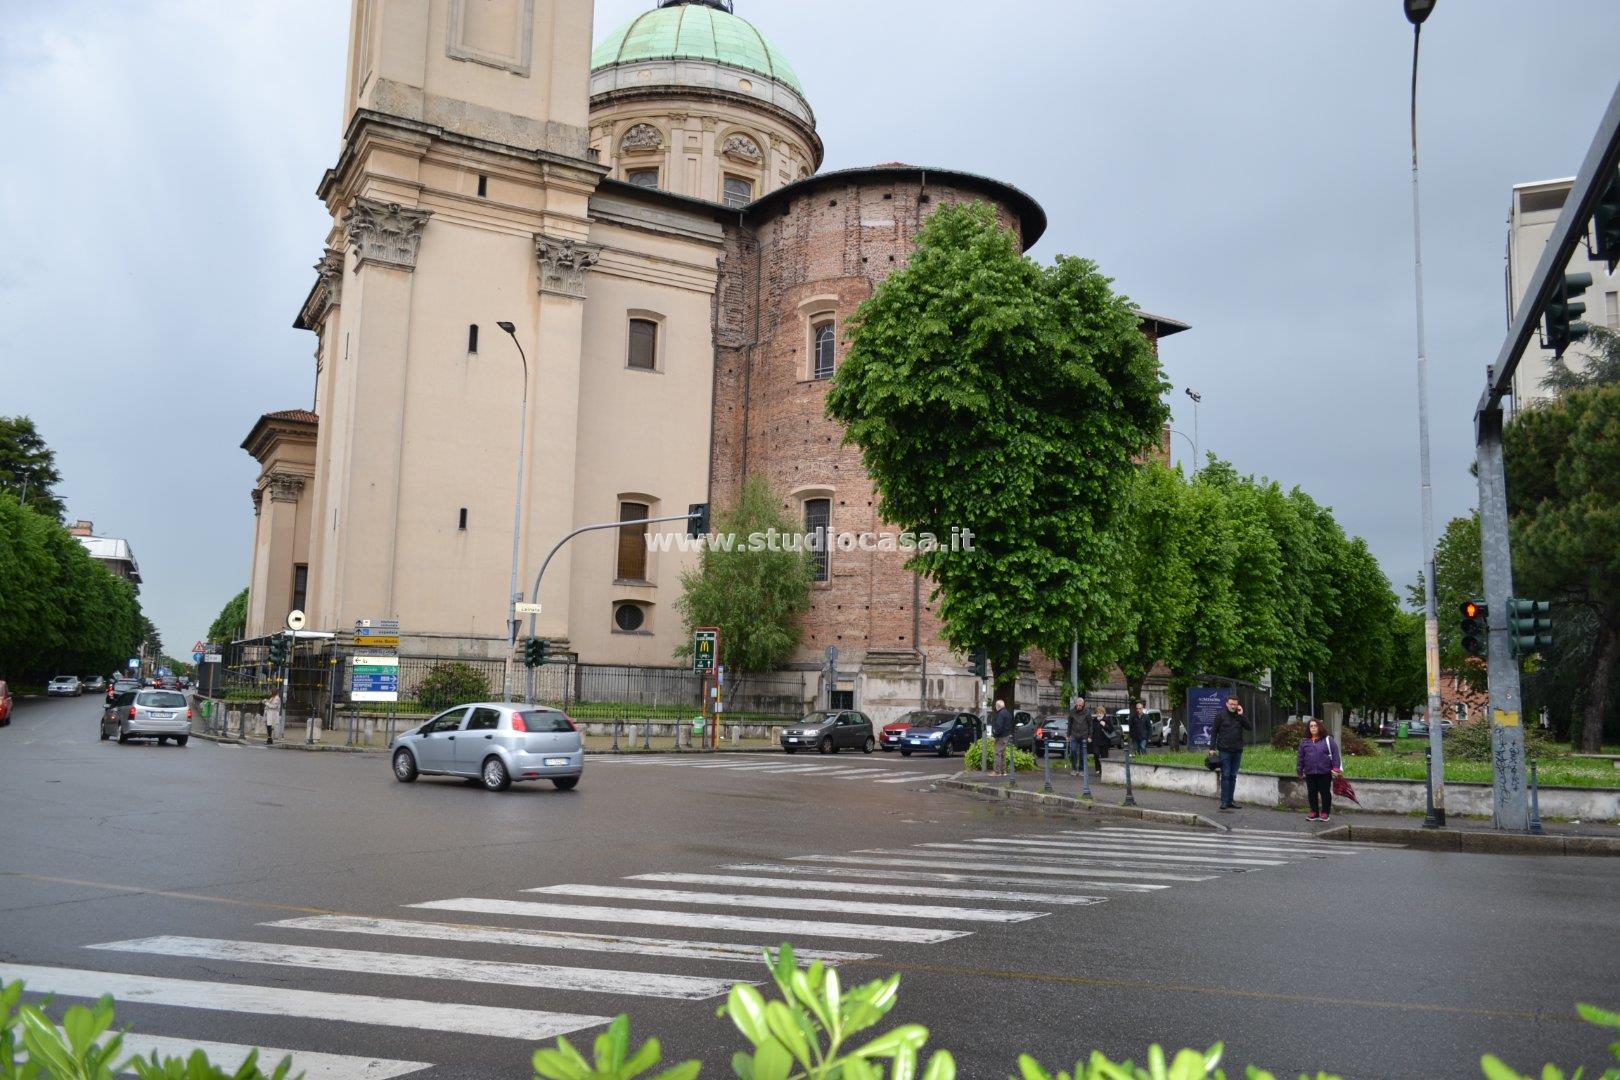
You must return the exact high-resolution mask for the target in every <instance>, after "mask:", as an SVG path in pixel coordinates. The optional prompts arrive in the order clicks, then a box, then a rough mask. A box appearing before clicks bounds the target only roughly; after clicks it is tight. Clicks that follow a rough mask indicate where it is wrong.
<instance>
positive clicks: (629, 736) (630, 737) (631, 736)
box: [626, 724, 639, 746]
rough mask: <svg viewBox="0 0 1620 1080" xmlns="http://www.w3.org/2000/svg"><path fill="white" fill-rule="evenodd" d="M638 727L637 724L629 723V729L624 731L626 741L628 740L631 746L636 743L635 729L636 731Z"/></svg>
mask: <svg viewBox="0 0 1620 1080" xmlns="http://www.w3.org/2000/svg"><path fill="white" fill-rule="evenodd" d="M638 727H639V725H636V724H631V725H630V730H629V731H628V732H627V733H626V735H627V739H626V741H627V742H629V744H630V745H631V746H634V745H636V731H637V729H638Z"/></svg>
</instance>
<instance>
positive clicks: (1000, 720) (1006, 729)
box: [990, 698, 1013, 776]
mask: <svg viewBox="0 0 1620 1080" xmlns="http://www.w3.org/2000/svg"><path fill="white" fill-rule="evenodd" d="M1012 733H1013V714H1012V710H1011V709H1009V708H1007V703H1006V702H1005V701H1003V700H1002V699H1000V698H997V699H996V715H995V716H994V717H993V718H992V719H991V721H990V734H991V735H993V736H995V740H996V775H997V776H1006V775H1007V740H1009V739H1011V738H1012Z"/></svg>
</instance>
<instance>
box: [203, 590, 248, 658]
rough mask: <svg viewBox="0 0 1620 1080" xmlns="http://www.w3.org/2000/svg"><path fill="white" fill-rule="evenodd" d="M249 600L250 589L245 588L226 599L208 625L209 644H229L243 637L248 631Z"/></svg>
mask: <svg viewBox="0 0 1620 1080" xmlns="http://www.w3.org/2000/svg"><path fill="white" fill-rule="evenodd" d="M247 601H248V591H247V589H245V588H244V589H243V590H242V591H241V592H239V593H237V594H236V595H235V596H233V597H231V598H230V599H229V600H228V601H226V603H225V606H224V607H223V608H221V609H220V612H219V614H218V615H217V616H215V618H214V621H213V622H212V623H211V624H210V625H209V627H208V643H209V644H211V645H227V644H229V643H231V642H233V641H240V640H241V639H242V635H243V634H245V633H246V632H247Z"/></svg>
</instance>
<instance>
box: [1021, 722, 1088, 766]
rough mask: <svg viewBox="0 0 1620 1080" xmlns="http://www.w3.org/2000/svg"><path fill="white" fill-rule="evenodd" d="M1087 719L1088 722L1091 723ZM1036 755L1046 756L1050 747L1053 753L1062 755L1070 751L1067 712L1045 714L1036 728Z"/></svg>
mask: <svg viewBox="0 0 1620 1080" xmlns="http://www.w3.org/2000/svg"><path fill="white" fill-rule="evenodd" d="M1090 722H1091V721H1090V720H1087V721H1086V723H1088V724H1089V723H1090ZM1034 749H1035V756H1036V757H1045V756H1046V752H1047V750H1048V749H1050V750H1051V752H1052V753H1054V754H1058V755H1062V754H1066V753H1068V752H1069V717H1068V714H1067V713H1065V714H1063V715H1061V716H1043V717H1042V718H1041V722H1040V723H1039V724H1038V725H1036V728H1035V746H1034Z"/></svg>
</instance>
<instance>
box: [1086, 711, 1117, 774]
mask: <svg viewBox="0 0 1620 1080" xmlns="http://www.w3.org/2000/svg"><path fill="white" fill-rule="evenodd" d="M1111 745H1112V740H1111V739H1110V738H1109V735H1108V712H1107V710H1105V709H1104V708H1103V707H1102V706H1101V705H1098V706H1097V707H1096V709H1094V710H1092V713H1091V756H1092V759H1093V760H1094V761H1096V763H1097V779H1099V780H1101V779H1102V763H1103V758H1105V757H1107V756H1108V750H1109V748H1110V746H1111Z"/></svg>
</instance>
